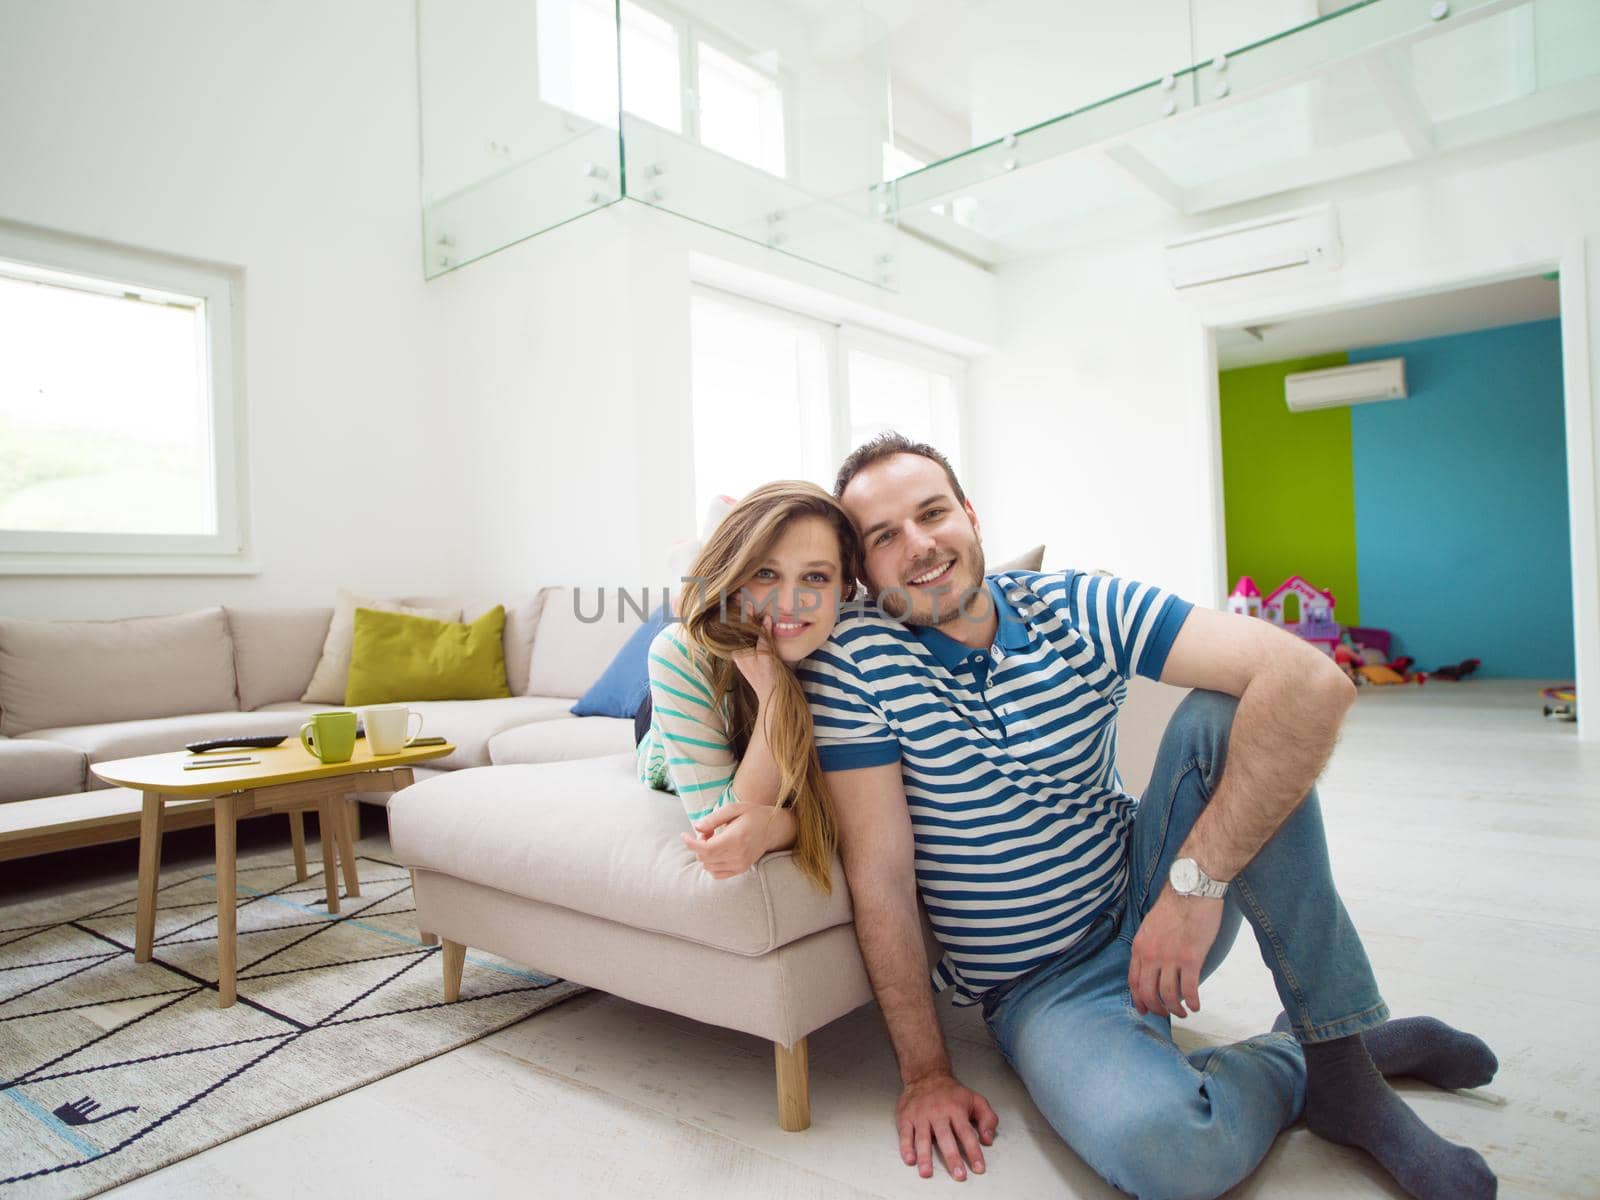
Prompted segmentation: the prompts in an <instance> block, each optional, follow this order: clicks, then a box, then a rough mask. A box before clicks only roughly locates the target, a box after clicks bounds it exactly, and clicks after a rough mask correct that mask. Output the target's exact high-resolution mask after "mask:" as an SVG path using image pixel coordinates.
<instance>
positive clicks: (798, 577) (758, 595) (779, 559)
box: [739, 517, 844, 664]
mask: <svg viewBox="0 0 1600 1200" xmlns="http://www.w3.org/2000/svg"><path fill="white" fill-rule="evenodd" d="M841 557H842V555H841V554H840V553H839V537H838V535H837V534H836V533H834V531H833V526H832V525H830V524H829V523H828V522H827V521H826V520H824V519H823V518H822V517H797V518H796V519H794V520H792V521H790V522H789V523H788V525H786V526H785V527H784V530H783V532H782V533H781V534H779V535H778V540H777V542H775V543H774V544H773V547H772V552H771V554H770V555H769V556H768V558H767V560H766V562H764V563H761V564H759V565H757V567H756V569H755V572H754V574H752V575H751V576H750V578H749V579H747V580H746V581H745V583H744V586H743V587H741V588H740V589H739V594H740V596H741V597H742V598H743V599H744V602H745V605H746V611H747V613H748V614H749V616H750V618H751V619H752V620H754V621H756V622H758V623H759V622H761V621H762V620H763V618H765V617H771V618H772V638H773V641H774V642H775V643H776V645H777V647H778V657H779V658H781V659H783V661H784V662H786V663H790V664H793V663H797V662H799V661H800V660H801V659H803V658H805V657H806V656H807V655H808V654H810V653H811V652H812V651H813V650H815V649H816V648H817V647H818V646H820V645H822V643H823V642H825V641H827V640H828V635H829V634H830V633H832V632H833V624H834V622H835V621H836V620H838V619H839V602H840V600H841V598H842V596H843V594H844V572H843V569H842V568H841V566H840V562H839V560H840V558H841Z"/></svg>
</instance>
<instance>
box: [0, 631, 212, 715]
mask: <svg viewBox="0 0 1600 1200" xmlns="http://www.w3.org/2000/svg"><path fill="white" fill-rule="evenodd" d="M238 706H239V701H238V696H237V694H236V690H235V685H234V671H233V640H232V639H231V638H230V637H229V636H228V621H227V618H226V617H225V616H224V615H223V612H222V610H221V609H220V608H207V609H202V610H201V611H199V612H191V613H181V614H178V615H176V616H168V617H133V618H130V619H128V620H123V621H17V620H0V734H7V735H15V734H21V733H27V732H29V731H30V730H34V729H53V728H56V727H59V726H63V725H95V724H101V723H103V722H107V721H126V720H132V719H135V718H141V717H167V716H175V715H178V714H180V713H204V712H214V711H217V710H219V709H236V708H238Z"/></svg>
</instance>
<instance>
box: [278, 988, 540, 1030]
mask: <svg viewBox="0 0 1600 1200" xmlns="http://www.w3.org/2000/svg"><path fill="white" fill-rule="evenodd" d="M566 982H567V981H566V980H565V979H554V978H553V979H551V981H550V982H549V983H530V984H528V985H527V986H526V987H513V988H501V989H500V990H499V991H498V992H479V993H477V994H476V995H472V996H462V997H461V998H460V999H459V1000H438V1001H435V1002H434V1003H432V1004H413V1005H412V1006H411V1007H410V1008H396V1009H390V1010H389V1011H387V1012H381V1013H368V1014H367V1015H366V1016H364V1017H346V1018H344V1020H342V1021H326V1022H324V1023H323V1024H321V1025H317V1026H313V1027H312V1028H311V1029H309V1030H307V1032H308V1033H315V1032H316V1031H317V1030H318V1029H332V1028H337V1027H338V1026H340V1025H359V1024H360V1023H361V1022H362V1021H376V1020H377V1019H378V1018H379V1017H398V1016H403V1015H405V1014H406V1013H419V1012H430V1011H432V1010H433V1009H435V1008H452V1007H454V1006H455V1005H457V1004H471V1003H473V1002H474V1001H477V1000H494V999H497V998H498V997H500V996H516V995H520V994H521V993H523V992H542V991H545V990H546V989H547V988H553V987H555V986H556V984H558V983H566Z"/></svg>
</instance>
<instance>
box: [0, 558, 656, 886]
mask: <svg viewBox="0 0 1600 1200" xmlns="http://www.w3.org/2000/svg"><path fill="white" fill-rule="evenodd" d="M573 601H574V596H573V592H572V590H571V589H569V588H564V587H549V588H542V589H539V590H538V591H537V592H535V593H534V594H533V595H531V596H528V597H525V598H522V599H519V600H517V601H515V602H512V603H508V604H507V605H506V613H507V619H506V631H505V650H506V674H507V682H508V684H509V685H510V688H511V690H512V692H513V693H514V694H513V695H512V696H510V697H509V698H506V699H495V700H465V701H463V700H455V701H420V702H417V703H415V705H414V707H415V708H416V709H417V710H418V711H420V712H421V713H422V714H423V719H424V726H425V728H426V730H427V731H428V732H429V733H435V734H440V735H443V736H444V737H447V738H449V739H450V741H451V742H452V743H454V744H455V747H456V750H455V753H453V754H451V755H450V756H449V757H448V758H443V759H438V760H435V761H434V762H433V763H431V764H430V766H429V768H426V769H424V768H419V769H417V771H416V774H417V776H418V777H419V778H427V777H429V776H432V775H436V774H438V773H440V772H445V771H451V770H455V769H458V768H463V767H481V766H488V765H490V764H495V763H537V762H545V761H554V760H559V759H570V758H573V757H575V756H579V755H587V756H594V755H602V754H617V753H622V752H628V751H631V749H632V746H633V730H632V723H631V722H630V721H628V720H622V719H616V718H609V717H581V718H580V717H574V716H572V715H571V713H570V711H569V710H570V708H571V706H572V704H573V702H574V701H575V700H576V699H577V698H578V697H579V696H581V695H582V694H583V692H584V691H585V690H587V689H588V687H589V686H590V684H592V683H593V682H594V681H595V680H596V679H597V678H598V677H599V676H600V674H601V672H602V671H604V670H605V668H606V666H607V664H608V663H609V662H610V661H611V659H612V657H613V656H614V655H615V654H616V652H617V650H618V649H619V648H620V646H621V645H622V643H623V642H624V641H625V640H626V639H627V637H628V636H629V635H630V634H631V633H632V632H633V630H634V629H635V628H637V626H638V624H639V617H638V614H637V610H636V608H635V606H633V605H629V604H618V603H616V602H615V593H614V592H608V594H607V601H608V602H607V604H606V605H605V606H604V608H603V609H602V610H601V619H599V620H594V621H585V620H582V619H580V617H579V614H578V612H577V611H576V609H575V606H574V603H573ZM433 602H434V598H424V602H419V601H418V600H416V599H412V598H405V599H404V600H402V603H407V604H408V605H411V606H423V603H433ZM441 603H442V602H441ZM450 606H451V607H456V608H463V609H465V611H466V612H467V613H469V614H471V613H473V612H474V611H479V610H481V609H482V608H483V607H484V606H483V605H477V606H474V605H473V604H471V603H466V604H463V603H462V601H461V600H454V601H451V602H450ZM582 606H583V616H593V615H594V614H595V612H596V611H597V609H599V608H600V606H599V605H597V603H596V596H595V592H594V590H593V589H586V590H585V592H584V593H583V596H582ZM332 611H333V610H332V609H331V608H305V609H252V608H232V607H228V608H210V609H204V610H201V611H199V612H192V613H183V614H178V615H175V616H163V617H138V618H131V619H127V620H121V621H59V622H57V621H21V620H10V619H0V859H6V858H15V857H20V856H22V855H25V854H29V853H42V852H45V851H47V850H53V849H59V848H62V847H64V846H70V845H81V844H88V843H92V842H104V841H114V840H119V839H122V838H133V837H136V836H137V833H138V821H137V813H138V797H137V796H135V795H133V794H132V793H128V794H127V795H126V796H119V795H118V793H121V792H122V791H124V789H111V788H108V786H107V785H106V784H105V783H103V782H102V781H101V780H99V779H98V778H97V777H96V776H95V775H94V773H93V772H92V771H90V769H89V768H90V766H91V765H92V764H94V763H97V762H106V761H109V760H111V759H117V758H127V757H131V756H134V755H139V754H155V753H160V752H163V751H170V750H178V749H181V748H182V747H183V745H184V744H185V743H186V742H191V741H195V740H197V739H200V738H215V737H225V736H243V735H248V734H278V733H282V734H289V735H292V734H293V733H294V732H295V731H296V730H298V729H299V727H300V724H301V722H303V721H304V720H305V719H306V714H308V713H311V712H316V711H319V710H323V709H326V708H328V707H330V705H328V704H310V703H304V702H302V701H301V699H300V697H301V696H302V695H303V694H304V692H305V690H306V686H307V684H308V683H309V681H310V679H311V677H312V673H313V671H314V670H315V668H316V665H317V662H318V660H319V658H320V657H321V654H322V648H323V642H324V639H325V638H326V636H327V633H328V626H329V621H330V619H331V617H332ZM370 798H371V799H373V800H375V801H378V802H382V801H383V800H385V799H387V794H384V795H381V796H379V795H374V796H372V797H370ZM190 823H198V822H197V821H191V822H190Z"/></svg>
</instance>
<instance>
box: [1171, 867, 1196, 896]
mask: <svg viewBox="0 0 1600 1200" xmlns="http://www.w3.org/2000/svg"><path fill="white" fill-rule="evenodd" d="M1170 878H1171V880H1172V887H1173V890H1174V891H1177V892H1183V893H1188V892H1192V891H1194V890H1195V889H1196V888H1197V887H1199V886H1200V868H1199V866H1198V865H1197V864H1196V863H1195V861H1194V859H1192V858H1180V859H1179V860H1178V861H1177V862H1175V863H1173V864H1172V873H1171V876H1170Z"/></svg>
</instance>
